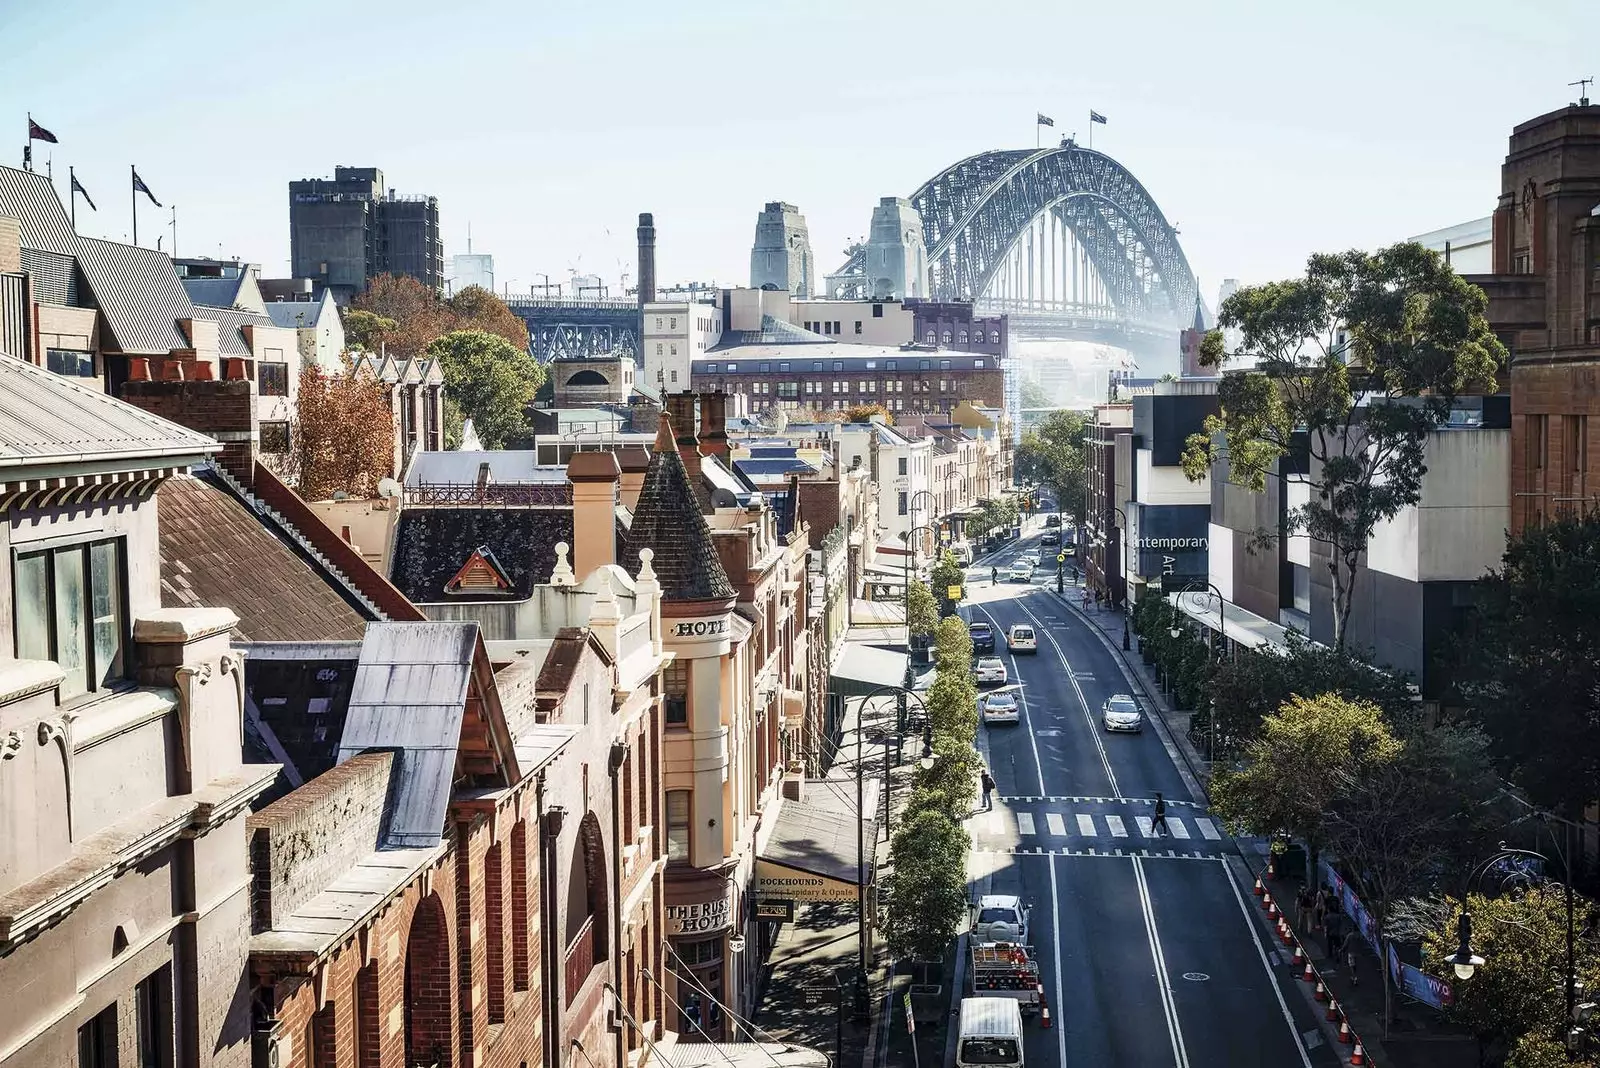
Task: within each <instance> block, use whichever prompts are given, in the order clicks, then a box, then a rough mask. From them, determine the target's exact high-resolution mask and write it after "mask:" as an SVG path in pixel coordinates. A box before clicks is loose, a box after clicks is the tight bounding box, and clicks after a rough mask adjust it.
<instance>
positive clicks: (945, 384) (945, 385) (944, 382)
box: [939, 378, 950, 393]
mask: <svg viewBox="0 0 1600 1068" xmlns="http://www.w3.org/2000/svg"><path fill="white" fill-rule="evenodd" d="M939 392H940V393H949V392H950V380H949V379H948V378H941V379H939Z"/></svg>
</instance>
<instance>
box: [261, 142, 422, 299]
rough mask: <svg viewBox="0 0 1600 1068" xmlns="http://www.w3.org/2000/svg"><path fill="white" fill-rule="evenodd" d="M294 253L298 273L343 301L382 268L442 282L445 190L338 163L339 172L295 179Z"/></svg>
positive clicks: (292, 194) (293, 266) (291, 250)
mask: <svg viewBox="0 0 1600 1068" xmlns="http://www.w3.org/2000/svg"><path fill="white" fill-rule="evenodd" d="M289 258H290V264H291V272H292V273H293V275H294V276H295V277H296V278H309V279H312V280H313V281H314V282H315V283H317V284H318V285H320V286H323V287H325V288H327V289H328V290H330V291H332V293H333V295H334V298H335V299H336V300H337V301H338V302H339V303H340V304H341V305H343V304H346V303H348V302H349V300H350V298H351V297H353V296H355V295H356V294H357V293H359V292H361V291H362V290H363V289H365V288H366V287H367V283H368V282H369V281H370V280H371V279H372V278H373V277H374V276H376V275H380V274H404V275H410V276H411V277H413V278H415V279H417V281H419V282H421V283H422V284H423V285H425V286H427V287H429V288H430V289H435V290H442V289H443V288H444V284H445V271H444V242H443V240H442V239H441V238H440V235H439V201H438V198H436V197H431V196H402V195H401V194H400V193H398V192H397V191H395V190H394V189H391V188H389V187H388V186H387V185H386V184H385V183H384V180H383V172H382V171H381V170H379V169H378V168H376V167H336V168H334V172H333V178H332V179H328V178H302V179H298V180H296V181H293V182H290V183H289Z"/></svg>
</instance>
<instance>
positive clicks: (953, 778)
mask: <svg viewBox="0 0 1600 1068" xmlns="http://www.w3.org/2000/svg"><path fill="white" fill-rule="evenodd" d="M933 757H934V759H933V766H932V767H929V768H922V767H918V768H917V772H916V777H915V778H914V779H913V780H912V786H911V800H910V802H909V803H908V805H907V812H908V813H911V812H921V811H924V810H928V809H932V810H935V811H938V812H941V813H943V814H944V815H945V816H947V817H948V818H950V819H952V820H955V821H957V822H960V821H961V820H964V819H966V818H967V816H968V815H969V814H971V812H972V805H973V802H974V801H976V800H977V796H978V772H979V770H980V769H981V767H982V762H981V761H980V760H979V759H978V751H977V750H976V749H974V748H973V747H972V742H971V741H970V740H969V741H965V742H963V741H961V740H960V739H958V738H955V737H953V736H951V735H948V734H941V733H939V732H938V731H937V730H935V732H934V735H933Z"/></svg>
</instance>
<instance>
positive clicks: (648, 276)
mask: <svg viewBox="0 0 1600 1068" xmlns="http://www.w3.org/2000/svg"><path fill="white" fill-rule="evenodd" d="M655 299H656V219H655V216H654V215H651V214H650V213H649V212H648V211H642V212H640V213H639V303H640V304H641V305H645V304H649V303H650V302H651V301H653V300H655Z"/></svg>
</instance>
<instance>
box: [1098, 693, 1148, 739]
mask: <svg viewBox="0 0 1600 1068" xmlns="http://www.w3.org/2000/svg"><path fill="white" fill-rule="evenodd" d="M1100 722H1101V723H1103V724H1104V725H1105V728H1106V730H1108V731H1134V732H1135V733H1137V732H1139V731H1142V730H1144V714H1143V713H1142V712H1140V711H1139V702H1138V701H1135V700H1134V699H1133V697H1132V696H1131V695H1129V694H1125V693H1119V694H1113V695H1112V696H1111V699H1110V700H1108V701H1107V702H1106V703H1105V704H1103V705H1101V706H1100Z"/></svg>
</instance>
